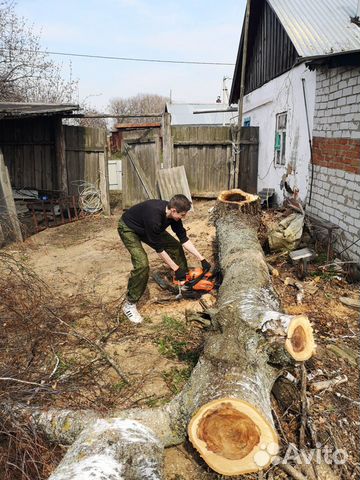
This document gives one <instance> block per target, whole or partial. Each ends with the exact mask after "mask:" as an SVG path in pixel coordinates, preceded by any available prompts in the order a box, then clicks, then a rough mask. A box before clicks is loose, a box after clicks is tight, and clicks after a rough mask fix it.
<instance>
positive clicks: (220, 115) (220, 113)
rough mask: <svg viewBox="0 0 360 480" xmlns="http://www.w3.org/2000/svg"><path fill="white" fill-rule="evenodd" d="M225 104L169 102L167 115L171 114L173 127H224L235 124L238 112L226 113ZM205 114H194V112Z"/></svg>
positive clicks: (166, 107)
mask: <svg viewBox="0 0 360 480" xmlns="http://www.w3.org/2000/svg"><path fill="white" fill-rule="evenodd" d="M226 109H227V105H225V104H223V103H206V104H205V103H172V102H167V103H166V106H165V115H166V114H167V113H169V114H170V117H171V120H170V123H171V125H172V126H179V125H214V126H222V125H223V126H224V125H230V124H231V123H234V122H235V119H236V118H237V117H236V112H224V110H226ZM202 111H203V112H204V113H194V112H202Z"/></svg>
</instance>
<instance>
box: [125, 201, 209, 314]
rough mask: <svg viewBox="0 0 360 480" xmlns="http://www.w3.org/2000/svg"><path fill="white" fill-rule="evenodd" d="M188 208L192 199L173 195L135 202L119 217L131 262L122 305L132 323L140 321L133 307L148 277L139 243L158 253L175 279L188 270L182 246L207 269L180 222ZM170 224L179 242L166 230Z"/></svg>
mask: <svg viewBox="0 0 360 480" xmlns="http://www.w3.org/2000/svg"><path fill="white" fill-rule="evenodd" d="M190 208H191V202H190V200H189V199H188V198H187V197H185V195H175V196H174V197H173V198H172V199H171V200H170V201H169V202H167V201H165V200H146V201H145V202H142V203H139V204H138V205H134V206H133V207H131V208H129V210H127V211H126V212H125V213H124V214H123V216H122V217H121V218H120V221H119V226H118V232H119V235H120V237H121V240H122V241H123V243H124V245H125V247H126V248H127V249H128V251H129V253H130V255H131V261H132V264H133V270H132V272H131V273H130V278H129V281H128V290H127V299H126V302H125V304H124V307H123V312H124V313H125V315H126V316H127V318H128V319H129V320H130V321H132V322H134V323H140V322H142V321H143V318H142V317H141V315H140V313H139V312H138V310H137V308H136V303H137V302H138V301H139V300H140V298H141V296H142V294H143V293H144V291H145V288H146V285H147V282H148V279H149V260H148V257H147V254H146V252H145V250H144V247H143V246H142V242H143V243H146V244H147V245H149V246H150V247H152V248H153V249H154V250H155V251H156V252H157V253H158V255H159V256H160V257H161V258H162V260H163V261H164V262H165V263H166V264H167V265H168V266H169V267H170V268H171V269H172V270H173V271H174V272H175V278H176V279H177V280H180V281H181V280H185V276H186V273H187V271H188V266H187V262H186V257H185V254H184V250H183V248H185V249H186V250H187V251H188V252H190V253H192V254H193V255H194V256H195V257H196V258H197V259H198V260H200V262H201V265H202V267H203V268H204V269H209V268H210V264H209V263H208V262H207V261H206V260H205V258H204V257H203V256H202V255H201V254H200V253H199V252H198V251H197V249H196V248H195V246H194V245H193V244H192V242H191V241H190V240H189V239H188V237H187V235H186V230H185V228H184V226H183V224H182V219H183V218H185V216H186V214H187V212H188V211H189V210H190ZM169 226H170V227H171V229H172V231H173V232H174V233H175V234H176V236H177V237H178V239H179V241H178V240H176V238H174V237H173V236H172V235H170V233H168V232H166V229H167V228H168V227H169Z"/></svg>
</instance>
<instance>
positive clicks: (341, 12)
mask: <svg viewBox="0 0 360 480" xmlns="http://www.w3.org/2000/svg"><path fill="white" fill-rule="evenodd" d="M357 2H358V0H316V1H314V0H268V3H269V5H270V6H271V7H272V9H273V10H274V12H275V13H276V15H277V16H278V18H279V20H280V22H281V24H282V25H283V27H284V29H285V30H286V33H287V34H288V36H289V37H290V40H291V41H292V43H293V44H294V47H295V48H296V50H297V52H298V54H299V57H303V58H308V57H314V56H327V55H333V54H336V53H344V52H355V51H360V27H359V26H357V25H356V24H355V23H352V22H351V18H353V17H355V16H356V8H357Z"/></svg>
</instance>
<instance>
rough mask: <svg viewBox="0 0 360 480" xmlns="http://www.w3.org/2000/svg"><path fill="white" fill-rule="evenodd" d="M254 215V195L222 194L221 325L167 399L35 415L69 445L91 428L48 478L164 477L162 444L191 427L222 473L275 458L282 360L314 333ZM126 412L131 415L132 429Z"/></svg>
mask: <svg viewBox="0 0 360 480" xmlns="http://www.w3.org/2000/svg"><path fill="white" fill-rule="evenodd" d="M257 214H258V198H257V197H255V196H253V195H248V194H246V193H244V192H242V191H241V190H235V191H229V192H223V194H222V196H220V199H219V202H218V205H217V208H216V211H215V213H214V216H215V218H216V219H215V223H216V229H217V237H218V248H219V264H220V267H221V271H222V274H223V282H222V285H221V288H220V290H219V295H218V302H217V306H216V310H215V313H214V314H213V322H214V325H217V326H218V330H217V331H215V332H211V333H209V336H208V338H207V341H206V343H205V347H204V352H203V354H202V355H201V357H200V360H199V362H198V364H197V365H196V367H195V368H194V370H193V372H192V375H191V377H190V379H189V381H188V383H187V384H186V386H185V388H184V390H183V391H182V392H181V393H180V394H179V395H178V396H177V397H175V398H174V399H173V400H172V401H171V402H170V403H169V404H168V405H166V406H165V407H163V408H162V409H156V410H139V409H136V410H130V411H125V412H119V413H117V412H114V414H113V416H114V417H115V418H112V419H106V420H97V421H96V420H95V421H94V417H93V414H92V413H89V414H84V412H82V413H80V412H79V413H77V412H67V413H66V414H64V412H62V413H57V412H54V411H52V412H39V411H37V412H34V413H33V419H34V422H35V423H36V424H37V425H38V427H41V426H42V429H43V430H44V431H46V432H47V434H48V435H49V436H50V437H52V439H53V440H55V439H61V441H62V442H63V443H64V440H66V439H68V441H69V443H71V441H73V439H74V437H76V436H77V435H78V433H79V431H81V430H82V428H85V427H86V429H85V430H84V431H83V432H82V433H81V434H80V437H79V438H78V440H77V441H76V442H75V443H74V444H73V445H72V447H70V449H69V451H68V453H67V454H66V456H65V457H64V459H63V461H62V462H61V464H60V465H59V467H58V468H57V470H56V471H55V472H54V474H53V475H52V476H51V477H50V478H51V480H63V479H65V478H69V472H70V473H71V475H70V477H71V478H72V479H73V480H76V479H80V478H81V479H85V478H89V480H90V478H93V477H94V478H102V477H101V475H104V476H105V478H112V479H114V480H116V479H120V478H125V479H131V480H133V479H147V478H148V479H154V480H156V479H160V478H162V470H161V466H162V459H161V449H162V447H163V446H170V445H174V444H177V443H181V442H182V441H183V439H184V438H185V436H186V433H188V435H189V437H190V440H191V442H192V443H193V445H194V446H195V448H196V449H197V450H198V451H199V453H200V455H201V456H202V457H203V459H204V460H205V462H206V463H207V464H208V465H209V466H210V467H211V468H212V469H213V470H215V471H216V472H218V473H221V474H224V475H240V474H245V473H250V472H257V471H260V470H263V469H266V468H267V466H268V465H269V464H270V463H271V460H272V458H273V457H274V456H275V455H276V454H277V445H278V438H277V434H276V431H275V428H274V424H273V420H272V416H271V406H270V392H271V389H272V386H273V383H274V381H275V379H276V378H277V376H278V374H279V371H281V368H282V366H283V365H285V364H286V363H289V362H291V361H294V359H295V360H305V359H307V358H309V357H310V356H311V355H312V353H313V350H314V341H313V337H312V330H311V327H310V324H309V321H308V319H307V318H306V317H304V316H298V317H291V316H287V315H284V314H282V313H281V310H280V305H279V301H278V299H277V297H276V295H275V293H274V290H273V288H272V286H271V280H270V276H269V272H268V267H267V265H266V263H265V260H264V256H263V252H262V250H261V247H260V244H259V242H258V240H257V223H258V215H257ZM121 419H127V420H126V421H127V422H130V421H131V422H132V423H131V430H132V431H131V434H129V428H130V427H129V423H126V424H124V423H122V421H123V420H121ZM99 422H100V423H99ZM124 429H125V430H124ZM124 431H125V433H124ZM139 459H143V460H142V461H140V460H139ZM144 462H145V463H144ZM79 464H81V465H82V466H83V467H85V468H82V469H81V470H79V469H77V468H76V466H77V465H79ZM129 464H133V468H132V469H131V470H129V469H127V467H126V466H129ZM108 465H111V468H112V471H111V474H112V476H111V477H106V474H107V473H108ZM146 465H148V466H149V465H152V468H147V469H146V468H145V466H146ZM109 468H110V467H109ZM86 472H88V473H86ZM66 475H68V477H66ZM86 475H88V476H86ZM91 475H93V477H92V476H91ZM96 475H97V476H96Z"/></svg>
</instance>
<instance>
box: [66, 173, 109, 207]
mask: <svg viewBox="0 0 360 480" xmlns="http://www.w3.org/2000/svg"><path fill="white" fill-rule="evenodd" d="M71 183H72V184H73V185H77V187H78V192H79V207H80V208H81V210H84V211H85V212H87V213H96V212H99V211H100V210H102V203H101V198H100V190H99V189H97V188H96V186H95V185H94V184H93V183H90V182H86V181H85V180H75V181H74V182H71Z"/></svg>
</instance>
